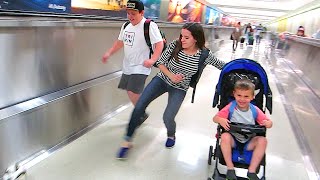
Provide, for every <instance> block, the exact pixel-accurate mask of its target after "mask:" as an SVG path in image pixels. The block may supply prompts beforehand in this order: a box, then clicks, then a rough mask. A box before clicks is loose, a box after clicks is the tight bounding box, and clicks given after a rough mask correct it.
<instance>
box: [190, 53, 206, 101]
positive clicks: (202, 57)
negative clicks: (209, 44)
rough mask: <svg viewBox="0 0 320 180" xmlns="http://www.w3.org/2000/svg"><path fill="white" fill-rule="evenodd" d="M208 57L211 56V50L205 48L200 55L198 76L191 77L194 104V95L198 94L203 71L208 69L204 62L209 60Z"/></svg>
mask: <svg viewBox="0 0 320 180" xmlns="http://www.w3.org/2000/svg"><path fill="white" fill-rule="evenodd" d="M208 55H209V49H207V48H203V49H202V51H201V54H200V59H199V64H198V71H197V72H196V74H194V75H193V76H192V77H191V81H190V87H192V88H193V92H192V98H191V103H193V102H194V95H195V93H196V88H197V84H198V82H199V79H200V77H201V74H202V72H203V69H204V68H205V67H206V66H205V65H204V61H205V60H206V59H207V57H208Z"/></svg>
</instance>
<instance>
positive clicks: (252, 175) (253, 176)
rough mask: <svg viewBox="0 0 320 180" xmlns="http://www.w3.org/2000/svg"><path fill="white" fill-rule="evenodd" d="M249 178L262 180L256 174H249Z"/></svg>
mask: <svg viewBox="0 0 320 180" xmlns="http://www.w3.org/2000/svg"><path fill="white" fill-rule="evenodd" d="M247 177H248V179H249V180H260V179H259V177H258V176H257V174H256V173H250V172H248V173H247Z"/></svg>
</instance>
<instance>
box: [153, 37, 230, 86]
mask: <svg viewBox="0 0 320 180" xmlns="http://www.w3.org/2000/svg"><path fill="white" fill-rule="evenodd" d="M175 47H176V41H173V42H171V43H170V44H169V45H168V47H167V49H166V50H165V51H164V52H163V53H162V55H161V57H160V59H159V60H158V61H157V62H156V65H157V66H159V65H161V64H162V65H165V66H166V67H167V68H168V70H169V71H170V72H171V73H173V74H182V75H183V76H184V79H183V80H182V81H180V82H178V83H174V82H172V81H171V80H170V78H169V77H168V76H166V75H165V74H164V73H163V72H161V71H160V72H159V73H158V74H157V76H158V77H160V78H161V79H162V80H164V81H165V82H166V83H167V84H169V85H170V86H172V87H174V88H177V89H181V90H184V91H187V90H188V88H189V84H190V81H191V77H192V76H193V75H194V74H196V72H197V71H198V64H199V60H200V55H201V51H202V50H198V52H197V53H196V54H194V55H188V54H185V53H184V52H183V51H180V52H179V53H178V58H179V61H176V60H175V59H174V57H173V56H172V57H171V54H172V52H173V50H174V48H175ZM208 64H211V65H213V66H215V67H216V68H218V69H220V70H221V69H222V67H223V66H224V64H225V63H224V62H223V61H220V60H219V59H217V58H216V57H215V56H214V55H213V53H212V52H211V51H210V50H209V55H208V57H207V59H206V60H205V62H204V65H208Z"/></svg>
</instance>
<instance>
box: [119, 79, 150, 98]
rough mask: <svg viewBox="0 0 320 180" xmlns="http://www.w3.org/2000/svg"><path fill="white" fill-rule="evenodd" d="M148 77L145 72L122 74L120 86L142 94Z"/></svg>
mask: <svg viewBox="0 0 320 180" xmlns="http://www.w3.org/2000/svg"><path fill="white" fill-rule="evenodd" d="M147 77H148V75H145V74H131V75H127V74H122V76H121V79H120V82H119V85H118V88H120V89H124V90H127V91H132V92H133V93H136V94H141V93H142V91H143V88H144V85H145V82H146V79H147Z"/></svg>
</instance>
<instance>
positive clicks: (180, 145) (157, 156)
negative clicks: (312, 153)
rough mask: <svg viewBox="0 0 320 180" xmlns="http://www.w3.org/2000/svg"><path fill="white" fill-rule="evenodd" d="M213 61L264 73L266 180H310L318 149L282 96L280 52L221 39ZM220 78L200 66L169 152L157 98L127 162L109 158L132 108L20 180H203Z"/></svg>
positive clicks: (161, 104) (210, 171) (209, 169)
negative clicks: (267, 96) (246, 64)
mask: <svg viewBox="0 0 320 180" xmlns="http://www.w3.org/2000/svg"><path fill="white" fill-rule="evenodd" d="M216 56H217V57H218V58H219V59H221V60H224V61H226V62H229V61H231V60H233V59H236V58H249V59H254V60H256V61H258V62H259V63H261V64H262V66H263V67H264V69H265V70H266V72H267V74H268V79H269V84H270V87H271V89H272V92H273V113H272V115H269V114H268V115H269V116H270V117H271V119H272V120H273V122H274V126H273V128H272V129H269V130H268V132H267V138H268V147H267V152H266V179H270V180H308V179H312V180H316V179H317V178H318V177H317V174H316V173H317V172H316V171H315V170H314V169H315V164H316V162H314V160H312V159H310V157H309V156H308V150H309V149H313V150H316V148H317V147H313V144H316V143H313V144H312V143H307V142H303V141H304V140H305V139H306V138H307V137H306V136H305V135H303V134H301V131H302V130H301V127H300V125H299V124H301V122H300V123H299V121H300V120H301V119H304V117H301V116H297V115H293V113H292V112H290V108H292V106H293V104H292V102H291V103H290V102H289V101H288V100H290V98H288V97H287V96H286V95H284V92H286V88H289V87H290V86H289V84H290V81H292V79H293V78H294V77H293V76H292V75H291V79H288V77H287V76H285V74H286V73H285V71H286V70H287V71H289V70H288V69H285V68H283V66H282V65H283V63H284V61H285V60H284V59H283V58H282V57H281V53H280V54H278V52H277V51H276V50H272V49H271V48H270V47H269V45H268V43H267V42H266V41H262V42H261V44H260V45H256V44H255V45H253V46H246V45H243V46H240V47H238V49H237V50H236V51H235V52H234V53H233V52H232V44H231V41H229V40H227V41H226V42H224V43H223V45H222V46H221V47H220V48H219V50H218V51H217V52H216ZM219 74H220V71H219V70H217V69H216V68H214V67H212V66H207V67H206V69H205V70H204V72H203V74H202V78H201V80H200V82H199V84H198V86H197V92H196V95H195V102H194V103H193V104H192V103H191V94H192V90H189V91H188V94H187V96H186V98H185V100H184V103H183V105H182V107H181V109H180V111H179V113H178V115H177V117H176V123H177V133H176V145H175V147H174V148H172V149H166V148H165V141H166V138H167V137H166V128H165V126H164V124H163V121H162V114H163V111H164V107H165V104H166V101H167V96H166V95H163V96H161V97H160V98H158V99H156V100H155V101H153V102H152V103H151V104H150V106H149V107H148V108H147V111H148V112H149V113H150V117H149V118H148V119H147V121H146V122H145V123H144V124H143V125H142V126H141V127H139V129H138V130H137V132H136V134H135V137H134V145H133V148H132V150H130V153H129V156H128V159H127V160H124V161H123V160H118V159H116V153H117V151H118V149H119V147H120V144H121V142H122V140H123V135H124V133H125V130H126V126H127V123H128V120H129V116H130V114H131V111H132V106H131V105H128V106H127V108H126V109H124V110H123V111H121V112H119V113H117V114H116V115H115V116H113V117H112V118H110V119H107V120H106V121H104V122H103V123H101V124H100V125H98V126H96V127H95V128H93V129H92V130H90V131H88V132H87V133H85V134H84V135H82V136H81V137H79V138H78V139H76V140H74V141H73V142H70V143H69V144H67V145H66V146H64V147H62V148H60V149H59V150H57V151H56V152H54V153H52V154H51V155H50V156H48V157H47V158H44V159H43V160H42V161H40V162H38V163H36V164H35V165H33V166H32V167H30V168H29V169H28V170H27V172H26V174H25V175H23V176H20V177H19V179H21V180H22V179H25V180H44V179H45V180H57V179H59V180H124V179H128V180H131V179H132V180H151V179H152V180H182V179H184V180H186V179H188V180H204V179H207V178H208V177H211V176H212V174H213V170H214V163H213V164H212V165H208V162H207V161H208V152H209V146H210V145H212V146H215V142H216V138H215V134H216V127H217V125H216V124H215V123H213V121H212V117H213V116H214V115H215V114H216V113H217V111H218V109H217V108H212V99H213V95H214V92H215V85H216V83H217V81H218V77H219ZM279 74H280V75H281V74H282V75H283V76H280V75H279ZM287 74H290V73H289V72H288V73H287ZM149 78H150V77H149ZM283 84H285V86H284V85H283ZM301 86H303V84H302V85H301ZM291 88H293V87H292V86H291ZM300 88H301V89H304V87H300ZM294 89H295V88H294ZM300 97H301V96H300ZM292 98H293V97H292ZM294 98H298V97H294ZM301 98H302V97H301ZM300 108H301V107H300ZM303 108H305V109H307V110H310V111H311V110H312V111H314V113H315V115H316V116H318V114H317V113H316V111H315V110H313V108H312V107H311V105H310V107H308V106H307V105H306V106H304V107H303ZM306 114H307V113H306ZM293 117H294V118H293ZM313 125H315V124H313ZM318 127H319V126H318ZM299 134H300V135H299ZM312 141H313V142H316V141H317V139H313V140H312V139H311V140H310V139H308V142H312ZM318 152H319V151H318ZM237 174H238V175H240V176H241V175H245V174H246V172H243V171H241V170H239V171H238V170H237Z"/></svg>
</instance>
